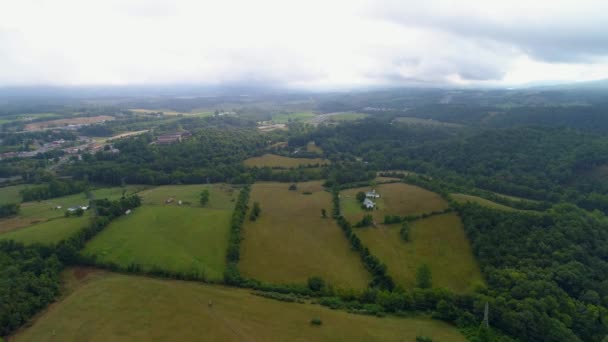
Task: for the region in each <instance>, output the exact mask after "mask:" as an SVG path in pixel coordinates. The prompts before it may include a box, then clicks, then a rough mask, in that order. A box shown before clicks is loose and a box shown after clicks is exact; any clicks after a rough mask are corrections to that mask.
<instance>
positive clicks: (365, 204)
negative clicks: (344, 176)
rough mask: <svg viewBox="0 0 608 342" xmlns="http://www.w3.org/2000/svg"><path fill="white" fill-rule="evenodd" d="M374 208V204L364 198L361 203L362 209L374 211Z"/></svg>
mask: <svg viewBox="0 0 608 342" xmlns="http://www.w3.org/2000/svg"><path fill="white" fill-rule="evenodd" d="M375 206H376V203H374V202H373V201H372V200H370V199H369V198H366V199H365V200H364V201H363V207H364V208H365V209H374V207H375Z"/></svg>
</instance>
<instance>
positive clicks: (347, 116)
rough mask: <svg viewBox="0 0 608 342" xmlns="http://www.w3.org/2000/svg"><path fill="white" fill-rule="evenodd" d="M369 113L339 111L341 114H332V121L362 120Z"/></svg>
mask: <svg viewBox="0 0 608 342" xmlns="http://www.w3.org/2000/svg"><path fill="white" fill-rule="evenodd" d="M368 116H369V114H364V113H350V112H348V113H339V114H331V119H330V121H355V120H361V119H364V118H366V117H368Z"/></svg>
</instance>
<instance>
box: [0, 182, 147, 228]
mask: <svg viewBox="0 0 608 342" xmlns="http://www.w3.org/2000/svg"><path fill="white" fill-rule="evenodd" d="M25 187H27V186H22V185H17V186H14V187H6V188H1V189H0V196H1V198H2V199H3V200H4V199H5V198H6V199H8V198H10V197H12V196H17V197H16V199H20V197H18V195H14V194H18V191H19V190H21V189H23V188H25ZM145 188H147V187H146V186H137V185H130V186H126V187H124V188H122V187H112V188H99V189H95V190H92V191H91V193H92V194H93V197H94V198H96V199H101V198H108V199H117V198H119V197H120V196H122V193H123V191H125V194H126V195H129V194H132V193H136V192H138V191H140V190H142V189H145ZM9 194H12V195H9ZM88 202H89V200H88V199H87V197H86V195H85V194H84V193H79V194H74V195H69V196H63V197H57V198H51V199H48V200H42V201H39V202H38V201H37V202H24V203H21V210H20V212H19V214H18V215H17V216H16V217H11V218H5V219H2V220H0V223H1V224H2V226H3V227H2V228H6V229H2V230H5V231H7V230H13V229H17V228H22V227H27V226H29V225H31V224H33V223H37V222H44V221H47V220H51V219H56V218H62V217H63V216H64V214H65V211H66V210H67V208H69V207H73V206H82V205H86V204H87V203H88ZM57 207H61V208H59V209H57Z"/></svg>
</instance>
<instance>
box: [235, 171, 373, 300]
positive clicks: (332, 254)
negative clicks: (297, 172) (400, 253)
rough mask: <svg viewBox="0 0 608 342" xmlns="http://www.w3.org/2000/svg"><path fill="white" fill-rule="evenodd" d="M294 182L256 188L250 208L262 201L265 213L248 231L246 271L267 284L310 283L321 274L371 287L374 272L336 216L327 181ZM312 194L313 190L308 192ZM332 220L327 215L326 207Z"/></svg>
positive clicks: (343, 284)
mask: <svg viewBox="0 0 608 342" xmlns="http://www.w3.org/2000/svg"><path fill="white" fill-rule="evenodd" d="M297 187H298V189H297V190H296V191H290V190H288V188H289V184H285V183H274V182H263V183H256V184H254V185H253V187H252V191H251V198H250V206H251V205H252V203H253V202H255V201H257V202H259V203H260V207H261V209H262V213H261V215H260V217H259V218H258V219H257V220H256V221H255V222H251V221H249V220H248V219H247V220H246V222H245V225H244V229H243V236H244V240H243V241H242V242H241V260H240V262H239V269H240V271H241V273H242V274H243V275H244V276H246V277H250V278H255V279H259V280H262V281H266V282H272V283H281V284H293V283H300V284H303V283H306V281H307V279H308V278H309V277H312V276H320V277H322V278H323V279H325V280H326V281H328V282H329V283H331V284H332V285H334V286H338V287H342V288H355V289H362V288H365V287H366V286H367V284H368V282H369V280H370V276H369V274H368V273H367V271H366V270H365V269H364V267H363V265H362V263H361V261H360V259H359V255H358V254H357V253H356V252H354V251H353V250H352V249H351V248H350V244H349V242H348V241H347V239H346V238H345V237H344V235H343V233H342V231H341V230H340V228H339V227H338V225H337V224H336V223H335V221H334V220H332V219H331V218H329V216H330V215H331V207H332V204H331V194H330V193H329V192H326V191H324V189H323V187H322V186H321V182H305V183H298V185H297ZM305 192H310V193H311V194H308V195H307V194H304V193H305ZM322 209H325V210H326V211H327V215H328V218H322V217H321V210H322Z"/></svg>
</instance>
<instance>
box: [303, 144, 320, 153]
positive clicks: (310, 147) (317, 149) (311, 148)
mask: <svg viewBox="0 0 608 342" xmlns="http://www.w3.org/2000/svg"><path fill="white" fill-rule="evenodd" d="M306 152H313V153H319V154H321V153H323V149H322V148H321V147H320V146H319V145H317V144H315V142H314V141H309V142H308V144H306Z"/></svg>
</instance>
